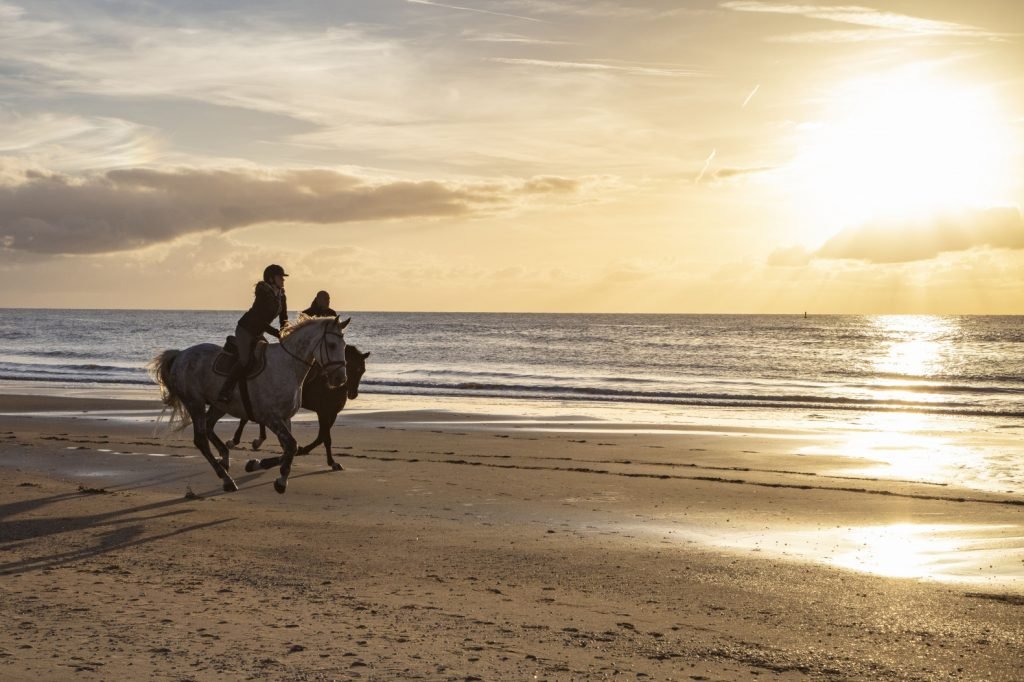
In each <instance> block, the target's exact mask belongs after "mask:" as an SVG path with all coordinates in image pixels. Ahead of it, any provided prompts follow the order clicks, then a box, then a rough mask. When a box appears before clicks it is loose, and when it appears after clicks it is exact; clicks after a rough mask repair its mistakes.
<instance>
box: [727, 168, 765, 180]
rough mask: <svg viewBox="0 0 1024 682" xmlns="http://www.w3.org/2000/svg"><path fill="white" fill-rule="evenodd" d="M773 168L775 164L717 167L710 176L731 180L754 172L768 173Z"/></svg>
mask: <svg viewBox="0 0 1024 682" xmlns="http://www.w3.org/2000/svg"><path fill="white" fill-rule="evenodd" d="M773 170H775V166H752V167H750V168H719V169H718V170H716V171H715V172H714V173H713V174H712V177H714V178H715V179H716V180H731V179H732V178H739V177H743V176H745V175H754V174H756V173H768V172H770V171H773Z"/></svg>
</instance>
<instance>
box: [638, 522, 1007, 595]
mask: <svg viewBox="0 0 1024 682" xmlns="http://www.w3.org/2000/svg"><path fill="white" fill-rule="evenodd" d="M637 530H639V529H637ZM644 530H646V531H647V532H648V533H651V532H653V533H657V534H665V536H666V537H669V538H673V539H675V540H677V541H680V542H696V543H698V544H701V545H704V546H709V547H717V548H721V549H729V550H736V551H741V552H758V553H760V555H761V556H764V557H765V558H776V559H789V560H794V561H806V562H811V563H817V564H828V565H831V566H835V567H837V568H844V569H848V570H852V571H857V572H860V573H870V574H874V575H879V576H886V577H892V578H915V579H921V580H933V581H940V582H949V583H958V584H967V585H975V586H987V587H993V588H999V589H1008V590H1013V591H1017V592H1024V562H1022V557H1024V526H1020V525H1013V524H1004V525H974V524H918V523H896V524H888V525H872V526H853V527H844V528H815V529H810V528H788V529H785V530H779V531H770V530H764V529H760V530H757V531H753V532H752V531H744V530H732V529H720V528H711V527H704V528H700V529H699V530H698V529H695V528H686V527H668V528H667V527H665V526H659V527H657V528H652V527H647V528H645V529H644Z"/></svg>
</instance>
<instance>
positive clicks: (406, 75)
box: [0, 0, 1024, 314]
mask: <svg viewBox="0 0 1024 682" xmlns="http://www.w3.org/2000/svg"><path fill="white" fill-rule="evenodd" d="M1021 64H1024V3H1021V2H1019V1H1018V0H976V1H975V2H970V3H964V2H960V1H959V0H875V1H872V2H868V1H867V0H865V4H859V3H858V1H857V0H843V1H841V2H825V1H824V0H820V1H818V2H808V3H802V2H785V1H784V2H774V1H773V2H769V1H767V0H728V1H723V0H695V1H691V2H684V1H677V2H662V1H657V0H641V1H639V2H630V3H620V2H605V1H604V0H454V1H453V2H450V3H449V2H434V1H428V0H364V1H355V0H319V1H302V0H296V1H294V2H290V3H279V2H265V1H262V0H247V1H246V2H241V1H238V0H236V1H232V2H229V1H227V0H202V1H199V0H195V1H192V0H182V1H179V2H174V3H164V2H156V1H155V0H154V1H138V2H128V1H118V0H103V1H100V0H55V1H48V0H32V2H31V3H28V2H25V1H24V0H22V1H21V2H18V1H16V0H0V281H2V283H3V286H2V287H0V307H47V308H61V307H69V308H185V309H226V310H231V309H239V310H244V309H245V308H246V307H248V305H249V304H250V303H251V300H252V287H253V284H254V283H255V282H256V281H257V280H258V279H260V277H261V275H262V272H263V268H264V266H266V265H267V264H269V263H280V264H281V265H283V266H284V267H285V268H286V270H288V272H289V274H290V277H289V279H288V285H287V288H288V294H289V302H290V305H291V307H292V308H293V309H297V308H298V309H301V308H303V307H305V306H306V305H308V304H309V302H310V300H311V299H312V298H313V295H314V294H315V292H316V291H317V290H319V289H326V290H328V291H329V292H330V293H331V295H332V303H333V304H334V307H335V308H337V309H339V310H343V311H344V310H350V311H359V310H402V311H510V312H528V311H535V312H621V313H634V312H636V313H646V312H665V313H802V312H804V311H809V312H812V313H865V314H888V313H936V314H989V313H991V314H1022V313H1024V278H1022V277H1021V273H1022V272H1024V217H1022V213H1021V206H1022V204H1024V87H1022V86H1024V71H1022V70H1021V68H1020V65H1021Z"/></svg>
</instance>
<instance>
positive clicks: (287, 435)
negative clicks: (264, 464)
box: [267, 419, 298, 494]
mask: <svg viewBox="0 0 1024 682" xmlns="http://www.w3.org/2000/svg"><path fill="white" fill-rule="evenodd" d="M288 426H289V424H288V422H287V421H284V420H281V419H277V420H274V421H272V422H271V423H269V424H267V427H268V428H269V429H270V430H271V431H273V432H274V435H275V436H277V439H278V440H279V441H281V449H282V450H283V451H284V454H283V455H282V456H281V475H280V476H278V477H277V479H276V480H275V481H274V490H276V491H277V492H278V493H282V494H283V493H284V491H285V489H286V488H287V487H288V474H290V473H291V471H292V459H293V458H294V457H295V451H296V449H297V445H298V444H297V443H296V442H295V438H293V437H292V433H291V430H290V429H289V428H288Z"/></svg>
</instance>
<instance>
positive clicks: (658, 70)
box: [490, 57, 707, 78]
mask: <svg viewBox="0 0 1024 682" xmlns="http://www.w3.org/2000/svg"><path fill="white" fill-rule="evenodd" d="M490 61H492V62H498V63H500V64H513V65H519V66H538V67H541V68H546V69H569V70H574V71H607V72H611V73H627V74H630V75H633V76H669V77H686V78H700V77H703V76H706V75H707V74H706V73H704V72H702V71H695V70H693V69H680V68H666V67H661V66H644V65H638V64H629V63H626V64H614V63H607V62H596V61H588V62H568V61H556V60H550V59H518V58H511V57H492V58H490Z"/></svg>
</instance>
